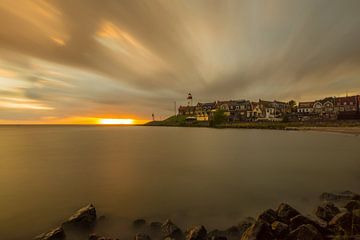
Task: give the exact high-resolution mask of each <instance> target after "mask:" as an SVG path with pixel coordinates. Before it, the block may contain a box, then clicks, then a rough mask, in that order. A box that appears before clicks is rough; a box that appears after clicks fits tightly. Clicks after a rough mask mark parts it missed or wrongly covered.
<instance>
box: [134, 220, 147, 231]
mask: <svg viewBox="0 0 360 240" xmlns="http://www.w3.org/2000/svg"><path fill="white" fill-rule="evenodd" d="M145 225H146V220H145V219H142V218H139V219H136V220H134V221H133V223H132V226H133V228H134V229H140V228H143V227H145Z"/></svg>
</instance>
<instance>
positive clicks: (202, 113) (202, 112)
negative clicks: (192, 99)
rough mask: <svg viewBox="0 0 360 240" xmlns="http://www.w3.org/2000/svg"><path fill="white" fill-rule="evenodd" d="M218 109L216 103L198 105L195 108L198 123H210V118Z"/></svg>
mask: <svg viewBox="0 0 360 240" xmlns="http://www.w3.org/2000/svg"><path fill="white" fill-rule="evenodd" d="M215 109H216V102H210V103H198V104H197V105H196V107H195V116H196V119H197V120H198V121H209V116H210V115H211V112H212V111H215Z"/></svg>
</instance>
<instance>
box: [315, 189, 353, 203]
mask: <svg viewBox="0 0 360 240" xmlns="http://www.w3.org/2000/svg"><path fill="white" fill-rule="evenodd" d="M320 200H322V201H343V200H360V195H359V194H356V193H354V192H351V191H344V192H339V193H328V192H324V193H322V194H321V195H320Z"/></svg>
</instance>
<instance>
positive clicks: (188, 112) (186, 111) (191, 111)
mask: <svg viewBox="0 0 360 240" xmlns="http://www.w3.org/2000/svg"><path fill="white" fill-rule="evenodd" d="M195 110H196V107H195V106H180V107H179V109H178V113H179V115H182V116H193V115H195Z"/></svg>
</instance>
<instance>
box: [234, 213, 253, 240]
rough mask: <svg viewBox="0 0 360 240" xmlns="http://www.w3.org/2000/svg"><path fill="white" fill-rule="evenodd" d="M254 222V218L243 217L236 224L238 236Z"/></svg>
mask: <svg viewBox="0 0 360 240" xmlns="http://www.w3.org/2000/svg"><path fill="white" fill-rule="evenodd" d="M254 223H255V219H254V218H251V217H248V218H245V219H244V220H242V221H241V222H240V223H239V224H238V226H237V227H238V234H239V235H238V236H239V237H241V236H242V235H243V234H244V232H245V231H246V230H247V229H249V227H251V225H253V224H254Z"/></svg>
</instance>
